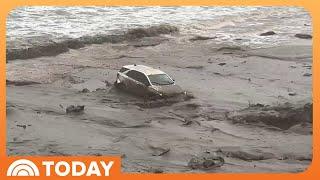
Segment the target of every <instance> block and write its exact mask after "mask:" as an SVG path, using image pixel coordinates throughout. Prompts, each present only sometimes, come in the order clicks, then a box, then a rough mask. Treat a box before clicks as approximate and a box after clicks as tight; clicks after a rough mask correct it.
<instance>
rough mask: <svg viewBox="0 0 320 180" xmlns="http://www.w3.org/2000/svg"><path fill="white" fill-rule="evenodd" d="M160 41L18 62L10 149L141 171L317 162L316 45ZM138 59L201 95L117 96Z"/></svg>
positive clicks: (298, 166)
mask: <svg viewBox="0 0 320 180" xmlns="http://www.w3.org/2000/svg"><path fill="white" fill-rule="evenodd" d="M143 33H145V32H143ZM143 33H142V34H143ZM143 36H145V35H143ZM154 38H155V39H154V40H150V39H153V37H148V38H147V40H146V42H147V43H145V44H147V45H146V46H143V45H136V46H133V45H132V44H131V43H132V42H121V43H115V44H110V43H103V44H92V45H88V46H85V47H82V48H80V49H77V50H74V49H71V50H69V51H68V52H66V53H62V54H59V55H57V56H53V57H39V58H33V59H28V60H14V61H9V62H8V63H7V154H8V155H65V156H68V155H96V156H101V155H119V156H121V157H122V170H123V171H125V172H143V173H150V172H152V173H164V172H165V173H167V172H201V173H203V172H301V171H304V170H305V169H306V168H307V167H308V166H309V164H310V163H311V160H312V115H311V114H312V95H311V92H312V62H311V59H312V57H311V55H310V54H309V52H311V46H306V45H304V46H302V45H299V44H298V45H291V46H282V47H274V48H264V49H246V48H244V47H231V46H225V45H217V44H216V43H215V40H214V38H203V37H201V38H200V37H196V38H195V39H196V40H192V41H190V40H189V39H190V37H188V38H185V39H183V38H175V39H173V38H172V37H169V36H166V37H165V38H166V39H167V40H165V41H161V42H159V43H158V44H156V45H155V44H154V43H149V41H157V42H158V41H159V37H154ZM142 39H143V38H142ZM186 42H188V43H186ZM134 43H136V44H138V43H141V42H140V40H139V41H138V40H137V41H136V42H134ZM148 43H149V44H148ZM277 48H278V49H277ZM279 49H281V50H279ZM292 49H299V51H301V53H298V54H297V53H296V52H297V51H295V52H293V51H292ZM274 52H279V54H277V53H274ZM280 52H281V53H280ZM284 55H285V56H284ZM275 56H276V57H275ZM134 63H136V64H144V65H148V66H152V67H154V68H160V69H161V70H163V71H165V72H167V73H168V74H169V75H171V76H172V77H173V78H174V79H175V81H176V83H177V84H179V85H180V86H181V87H182V88H183V89H185V90H186V91H188V92H192V95H193V98H189V99H166V100H153V101H149V100H145V99H143V98H138V97H136V96H133V95H130V94H127V93H125V92H123V91H119V90H118V89H117V88H115V87H114V86H113V82H114V81H115V79H116V72H117V71H118V70H119V69H120V68H121V66H123V65H126V64H134ZM306 73H309V74H310V76H305V75H304V74H306ZM72 105H73V107H72ZM78 106H79V109H77V108H78ZM82 106H83V109H82ZM68 107H69V112H71V111H74V110H75V109H77V112H76V113H66V109H67V108H68ZM70 107H71V108H70ZM80 107H81V108H80ZM221 159H223V163H221V162H222V161H221Z"/></svg>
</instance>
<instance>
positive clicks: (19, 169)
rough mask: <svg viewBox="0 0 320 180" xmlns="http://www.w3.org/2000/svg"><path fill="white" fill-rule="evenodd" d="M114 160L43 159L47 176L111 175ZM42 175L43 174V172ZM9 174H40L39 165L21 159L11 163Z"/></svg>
mask: <svg viewBox="0 0 320 180" xmlns="http://www.w3.org/2000/svg"><path fill="white" fill-rule="evenodd" d="M113 163H114V162H113V161H109V162H105V161H91V162H90V163H84V162H81V161H71V162H67V161H42V164H41V165H42V167H43V168H44V170H45V171H44V172H45V173H44V175H45V176H68V175H71V176H109V175H110V169H111V168H112V166H113ZM41 175H42V174H41ZM7 176H40V171H39V167H38V166H36V164H35V163H33V162H32V161H30V160H27V159H19V160H16V161H14V162H13V163H11V165H10V166H9V168H8V170H7Z"/></svg>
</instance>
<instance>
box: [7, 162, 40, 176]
mask: <svg viewBox="0 0 320 180" xmlns="http://www.w3.org/2000/svg"><path fill="white" fill-rule="evenodd" d="M39 175H40V173H39V169H38V167H37V166H36V165H35V164H34V163H33V162H32V161H30V160H27V159H19V160H16V161H14V162H13V163H12V164H11V165H10V166H9V168H8V170H7V176H39Z"/></svg>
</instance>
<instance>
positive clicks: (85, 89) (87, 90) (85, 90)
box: [80, 88, 90, 93]
mask: <svg viewBox="0 0 320 180" xmlns="http://www.w3.org/2000/svg"><path fill="white" fill-rule="evenodd" d="M80 92H81V93H89V92H90V90H89V89H88V88H83V89H82V90H81V91H80Z"/></svg>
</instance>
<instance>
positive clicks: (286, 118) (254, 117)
mask: <svg viewBox="0 0 320 180" xmlns="http://www.w3.org/2000/svg"><path fill="white" fill-rule="evenodd" d="M312 107H313V106H312V104H310V103H307V104H305V105H302V106H301V105H291V104H288V103H286V104H283V105H278V106H263V107H248V108H245V109H243V110H240V111H236V112H231V113H228V114H227V119H228V120H231V121H232V122H233V123H242V124H257V125H259V124H260V125H264V126H271V127H276V128H279V129H281V130H288V129H289V128H291V127H292V126H295V125H297V124H312ZM308 127H310V126H305V128H308Z"/></svg>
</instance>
